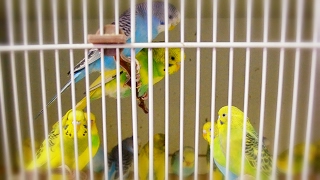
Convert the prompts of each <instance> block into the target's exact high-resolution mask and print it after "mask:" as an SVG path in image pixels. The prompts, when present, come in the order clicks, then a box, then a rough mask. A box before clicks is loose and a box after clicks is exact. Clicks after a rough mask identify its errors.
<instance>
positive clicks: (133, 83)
mask: <svg viewBox="0 0 320 180" xmlns="http://www.w3.org/2000/svg"><path fill="white" fill-rule="evenodd" d="M130 6H131V12H130V14H131V18H130V22H131V43H135V41H136V36H135V29H136V20H135V18H136V15H135V11H136V1H135V0H131V4H130ZM131 57H135V50H134V48H131ZM135 68H136V62H135V61H131V101H132V126H133V127H132V129H133V146H134V147H135V148H134V150H133V152H134V153H133V160H134V179H135V180H138V179H139V173H138V168H139V165H138V148H137V147H138V125H137V124H138V123H137V104H136V91H137V90H136V73H135Z"/></svg>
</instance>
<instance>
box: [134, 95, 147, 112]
mask: <svg viewBox="0 0 320 180" xmlns="http://www.w3.org/2000/svg"><path fill="white" fill-rule="evenodd" d="M138 94H139V92H137V99H138V100H139V104H138V105H139V107H140V108H141V109H142V110H143V112H144V113H146V114H148V113H149V109H148V108H147V106H146V104H145V103H144V101H145V100H146V99H147V98H148V93H147V92H146V93H144V94H143V95H142V96H141V97H138Z"/></svg>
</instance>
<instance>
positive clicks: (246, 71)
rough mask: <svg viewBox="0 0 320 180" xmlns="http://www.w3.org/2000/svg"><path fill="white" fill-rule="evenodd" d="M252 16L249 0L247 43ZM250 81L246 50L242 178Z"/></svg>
mask: <svg viewBox="0 0 320 180" xmlns="http://www.w3.org/2000/svg"><path fill="white" fill-rule="evenodd" d="M251 14H252V0H247V34H246V36H247V37H246V42H247V43H250V41H251V18H252V17H251ZM249 80H250V48H246V67H245V87H244V116H243V132H242V146H241V147H242V148H241V173H240V177H241V179H243V177H244V162H245V161H244V160H245V148H246V134H247V128H246V127H247V116H248V100H249Z"/></svg>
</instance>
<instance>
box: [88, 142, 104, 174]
mask: <svg viewBox="0 0 320 180" xmlns="http://www.w3.org/2000/svg"><path fill="white" fill-rule="evenodd" d="M87 168H88V169H89V168H90V164H89V163H88V164H87ZM92 168H93V171H94V172H96V173H100V172H102V171H103V170H104V149H103V147H102V146H100V147H99V149H98V152H97V153H96V155H95V156H94V157H93V158H92Z"/></svg>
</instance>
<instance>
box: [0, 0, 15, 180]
mask: <svg viewBox="0 0 320 180" xmlns="http://www.w3.org/2000/svg"><path fill="white" fill-rule="evenodd" d="M6 17H7V23H8V24H7V32H8V33H9V34H8V36H9V44H10V45H11V46H12V45H14V25H13V22H14V21H13V8H12V1H11V0H6ZM10 60H11V68H12V67H15V64H14V65H13V63H15V54H14V52H13V51H11V52H10ZM0 63H1V64H0V65H1V66H0V67H1V68H2V67H3V65H2V60H0ZM1 72H3V71H1ZM0 74H1V88H2V90H1V96H2V97H4V94H3V87H4V86H3V74H2V73H0ZM11 74H12V75H13V76H12V81H13V82H12V84H13V93H14V94H13V95H14V99H15V98H17V96H16V94H17V92H16V90H17V89H16V88H15V86H16V78H15V76H16V75H15V74H16V72H15V68H14V69H12V71H11ZM14 102H15V103H14V104H15V106H17V102H16V101H15V100H14ZM1 111H2V112H3V113H2V128H3V143H4V153H5V155H4V158H5V165H6V167H5V172H6V175H7V178H8V179H10V178H11V177H12V164H11V155H10V148H9V147H10V145H9V141H8V132H7V122H6V120H7V119H6V111H5V102H4V98H1ZM17 111H18V113H19V109H17V108H16V107H15V115H16V116H15V119H16V120H18V119H17V118H20V115H19V114H17ZM19 121H20V120H19Z"/></svg>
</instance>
